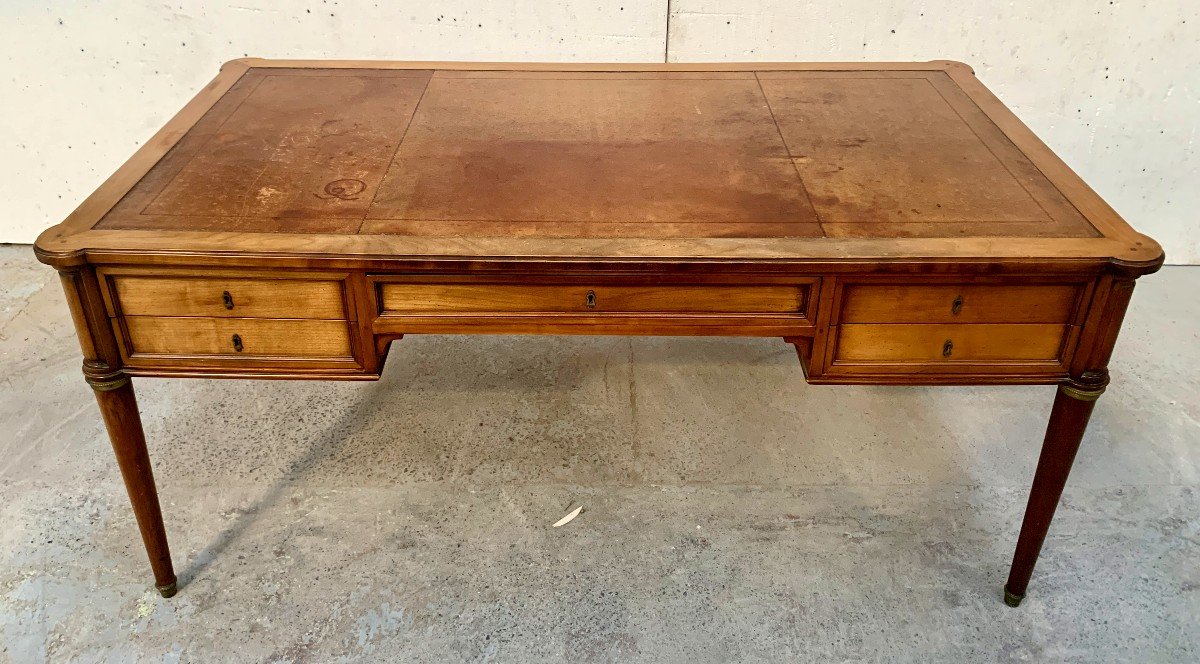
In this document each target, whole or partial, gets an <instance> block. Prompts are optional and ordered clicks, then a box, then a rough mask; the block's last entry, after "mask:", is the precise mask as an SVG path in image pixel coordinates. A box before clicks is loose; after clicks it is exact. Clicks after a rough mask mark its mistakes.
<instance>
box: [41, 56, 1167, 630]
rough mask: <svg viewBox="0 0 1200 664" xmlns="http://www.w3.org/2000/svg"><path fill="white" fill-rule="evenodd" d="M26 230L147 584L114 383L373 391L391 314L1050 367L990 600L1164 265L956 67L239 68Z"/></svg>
mask: <svg viewBox="0 0 1200 664" xmlns="http://www.w3.org/2000/svg"><path fill="white" fill-rule="evenodd" d="M35 250H36V252H37V255H38V258H39V259H40V260H42V261H43V262H45V263H48V264H50V265H52V266H54V267H55V268H57V269H58V270H59V271H60V273H61V275H62V282H63V286H64V287H65V288H66V293H67V301H68V303H69V305H70V308H71V315H72V317H73V318H74V322H75V327H76V330H77V332H78V335H79V341H80V344H81V345H82V347H83V356H84V362H83V373H84V377H85V378H86V380H87V381H88V383H90V384H91V386H92V387H93V388H94V389H95V392H96V398H97V400H98V401H99V402H100V410H101V413H102V414H103V416H104V420H105V423H106V424H107V427H108V432H109V435H110V437H111V439H112V444H113V448H114V450H115V451H116V457H117V462H118V464H119V465H120V468H121V473H122V475H123V476H124V479H125V485H126V487H127V489H128V490H129V496H130V499H131V500H132V503H133V509H134V513H135V514H136V516H137V521H138V526H139V527H140V529H141V533H142V537H143V539H144V541H145V545H146V549H147V551H148V552H149V556H150V565H151V567H152V569H153V570H154V578H155V582H156V584H157V587H158V589H159V590H160V591H161V592H162V594H163V595H164V596H167V597H169V596H171V595H172V594H174V593H175V590H176V579H175V573H174V571H173V570H172V566H171V558H170V554H169V552H168V549H167V539H166V534H165V531H164V528H163V520H162V514H161V512H160V509H159V503H158V497H157V493H156V489H155V485H154V477H153V474H152V473H151V467H150V459H149V457H148V455H147V452H146V443H145V438H144V434H143V431H142V425H141V421H140V419H139V415H138V408H137V403H136V402H135V400H134V393H133V387H132V385H131V384H130V377H132V376H163V377H213V378H238V377H245V378H295V379H321V380H325V379H375V378H378V377H379V374H380V371H381V370H382V366H383V361H384V358H385V356H386V354H387V350H388V346H389V344H390V343H391V342H392V341H394V340H397V339H400V338H401V337H402V336H404V335H405V334H421V333H436V334H450V333H453V334H470V333H486V334H496V333H514V334H628V335H677V334H678V335H741V336H761V337H782V338H783V339H785V340H786V341H787V342H789V343H792V344H794V345H795V347H796V350H797V352H798V354H799V357H800V363H801V366H802V367H803V370H804V372H805V375H806V376H807V378H808V380H809V381H810V382H812V383H862V384H889V385H945V384H955V385H964V384H972V385H981V384H982V385H990V384H1017V383H1022V384H1057V385H1059V391H1058V393H1057V396H1056V397H1055V400H1054V408H1053V411H1052V413H1051V415H1050V423H1049V426H1048V429H1047V432H1046V439H1045V443H1044V445H1043V448H1042V453H1041V458H1040V460H1039V461H1038V467H1037V472H1036V474H1035V475H1034V479H1033V487H1032V489H1031V491H1030V496H1029V505H1028V508H1027V510H1026V515H1025V521H1024V524H1023V525H1022V527H1021V533H1020V537H1019V538H1018V540H1017V549H1016V555H1015V557H1014V559H1013V564H1012V571H1011V574H1010V576H1009V579H1008V584H1007V585H1006V587H1005V601H1007V602H1008V603H1009V604H1011V605H1013V606H1016V605H1017V604H1018V603H1019V602H1020V601H1021V598H1022V597H1023V596H1024V595H1025V589H1026V585H1027V584H1028V582H1029V577H1030V575H1031V573H1032V571H1033V566H1034V562H1035V560H1036V559H1037V556H1038V552H1039V550H1040V549H1041V546H1042V541H1043V539H1044V538H1045V535H1046V531H1047V529H1048V528H1049V525H1050V519H1051V517H1052V516H1053V514H1054V509H1055V506H1056V505H1057V503H1058V499H1059V496H1060V495H1061V493H1062V490H1063V485H1064V484H1065V482H1066V479H1067V473H1068V472H1069V470H1070V467H1071V462H1072V460H1073V458H1074V456H1075V452H1076V449H1077V448H1078V446H1079V442H1080V439H1081V438H1082V436H1083V431H1084V428H1085V426H1086V425H1087V421H1088V417H1089V415H1090V414H1091V411H1092V407H1093V404H1094V402H1095V400H1096V398H1097V397H1099V396H1100V394H1101V392H1103V391H1104V388H1105V385H1106V384H1107V383H1108V372H1107V369H1106V365H1107V364H1108V360H1109V357H1110V355H1111V353H1112V350H1113V344H1114V343H1115V341H1116V338H1117V332H1118V330H1119V328H1120V326H1121V320H1122V317H1123V315H1124V313H1125V308H1126V305H1127V304H1128V303H1129V298H1130V294H1131V293H1132V290H1133V282H1134V279H1136V278H1137V277H1139V276H1141V275H1143V274H1148V273H1150V272H1153V271H1155V270H1156V269H1158V267H1159V266H1160V265H1161V264H1162V261H1163V255H1162V250H1161V249H1160V248H1159V246H1158V245H1157V244H1156V243H1155V242H1154V241H1153V240H1151V239H1150V238H1147V237H1146V236H1144V235H1140V234H1138V233H1137V232H1135V231H1134V230H1133V229H1131V228H1130V227H1129V226H1128V225H1127V224H1126V223H1125V222H1124V221H1122V219H1121V218H1120V217H1119V216H1118V215H1117V214H1116V213H1115V212H1114V211H1113V210H1112V209H1111V208H1109V207H1108V206H1107V205H1106V204H1105V203H1104V201H1102V200H1101V199H1100V197H1099V196H1097V195H1096V194H1095V193H1094V192H1093V191H1092V190H1091V189H1089V188H1088V186H1087V185H1086V184H1084V183H1083V181H1081V180H1080V179H1079V177H1078V176H1076V175H1075V174H1074V173H1073V172H1072V171H1071V170H1070V168H1068V167H1067V166H1066V165H1065V164H1064V163H1063V162H1062V161H1061V160H1059V159H1058V157H1056V156H1055V155H1054V153H1053V152H1051V151H1050V149H1049V148H1047V147H1046V146H1045V145H1044V144H1043V143H1042V142H1041V141H1039V140H1038V139H1037V138H1036V137H1035V136H1034V135H1033V134H1032V133H1031V132H1030V131H1029V129H1027V128H1026V127H1025V126H1024V125H1023V124H1021V122H1020V120H1018V119H1017V118H1016V117H1015V116H1014V115H1013V114H1012V113H1011V112H1010V111H1009V110H1008V109H1007V108H1005V107H1004V105H1002V104H1001V103H1000V102H999V101H998V100H997V99H996V98H995V97H994V96H993V95H992V94H991V93H990V92H988V90H987V89H986V88H984V86H983V85H982V84H981V83H980V82H979V81H978V80H976V78H975V76H974V74H973V73H972V70H971V69H970V68H969V67H968V66H966V65H963V64H961V63H956V62H946V61H938V62H929V63H882V64H755V65H694V64H693V65H661V64H654V65H531V64H464V63H391V62H311V61H268V60H257V59H245V60H235V61H233V62H230V63H227V64H226V65H225V66H224V67H223V68H222V69H221V73H220V74H219V75H218V76H217V77H216V79H214V80H213V82H212V83H210V84H209V85H208V87H206V88H205V89H204V90H202V91H201V92H200V94H199V95H197V96H196V98H195V99H193V100H192V101H191V102H190V103H189V104H188V105H187V106H186V107H184V109H183V110H182V111H180V113H179V114H178V115H176V116H175V118H174V119H173V120H171V121H170V122H169V123H168V124H167V125H166V126H165V127H164V128H163V129H162V130H161V131H159V132H158V134H156V135H155V136H154V138H153V139H152V140H150V141H149V142H148V143H146V144H145V145H144V146H143V147H142V148H141V149H140V150H138V152H137V153H136V154H135V155H134V156H133V158H131V159H130V160H129V161H128V162H127V163H126V164H125V165H124V166H122V167H121V168H120V169H119V170H118V171H117V172H116V174H114V175H113V176H112V177H111V178H109V180H108V181H107V182H105V183H104V184H103V185H102V186H101V187H100V188H99V189H98V190H97V191H96V192H95V193H94V194H92V195H91V196H90V197H88V198H87V200H85V201H84V202H83V204H82V205H80V207H79V209H77V210H76V211H75V212H74V213H72V214H71V215H70V217H68V218H67V220H66V221H64V222H63V223H62V224H60V225H58V226H55V227H53V228H51V229H49V230H47V231H46V232H45V233H43V234H42V236H41V237H40V238H39V239H38V241H37V246H36V248H35ZM802 425H803V424H802V423H798V425H797V426H802Z"/></svg>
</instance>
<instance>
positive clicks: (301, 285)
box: [112, 276, 346, 320]
mask: <svg viewBox="0 0 1200 664" xmlns="http://www.w3.org/2000/svg"><path fill="white" fill-rule="evenodd" d="M112 279H113V283H114V290H115V293H116V299H117V302H118V303H119V307H120V313H122V314H124V315H126V316H207V317H220V318H319V319H328V320H342V319H345V318H346V307H345V304H344V302H343V299H344V298H343V295H342V283H341V282H340V281H318V280H301V279H253V278H236V277H230V278H222V277H151V276H146V277H142V276H114V277H113V278H112Z"/></svg>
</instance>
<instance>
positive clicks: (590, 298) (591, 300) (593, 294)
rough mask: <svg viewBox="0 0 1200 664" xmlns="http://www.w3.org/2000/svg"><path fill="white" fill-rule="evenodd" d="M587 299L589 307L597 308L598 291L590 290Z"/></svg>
mask: <svg viewBox="0 0 1200 664" xmlns="http://www.w3.org/2000/svg"><path fill="white" fill-rule="evenodd" d="M585 301H586V303H587V307H588V309H595V308H596V291H591V290H590V291H588V292H587V298H586V299H585Z"/></svg>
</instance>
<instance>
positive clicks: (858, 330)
mask: <svg viewBox="0 0 1200 664" xmlns="http://www.w3.org/2000/svg"><path fill="white" fill-rule="evenodd" d="M1068 328H1069V326H1066V325H1054V324H1046V325H1038V324H1027V325H872V324H853V325H842V326H841V327H840V328H839V331H838V340H837V350H836V352H835V354H834V362H835V363H837V362H851V363H854V362H906V363H917V364H929V363H937V364H953V363H960V362H966V363H970V362H1037V361H1043V362H1045V361H1056V360H1058V359H1059V355H1060V353H1061V352H1062V347H1063V341H1064V339H1065V338H1066V334H1067V331H1068Z"/></svg>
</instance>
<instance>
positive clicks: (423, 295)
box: [381, 283, 807, 316]
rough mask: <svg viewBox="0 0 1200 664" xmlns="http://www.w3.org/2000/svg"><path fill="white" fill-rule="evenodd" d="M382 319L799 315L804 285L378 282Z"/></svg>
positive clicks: (801, 312) (801, 307) (802, 301)
mask: <svg viewBox="0 0 1200 664" xmlns="http://www.w3.org/2000/svg"><path fill="white" fill-rule="evenodd" d="M381 291H382V305H383V313H385V314H422V315H428V314H447V315H453V314H464V313H468V314H469V313H481V314H483V313H579V314H593V315H594V314H606V313H612V314H638V313H645V314H656V313H672V314H688V313H694V314H776V315H780V314H782V315H789V314H790V315H793V316H800V315H803V312H804V305H805V300H806V294H807V285H762V286H723V285H667V286H632V285H595V286H590V285H536V284H534V285H514V284H482V285H481V284H444V283H442V284H439V283H384V284H382V289H381Z"/></svg>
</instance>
